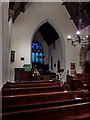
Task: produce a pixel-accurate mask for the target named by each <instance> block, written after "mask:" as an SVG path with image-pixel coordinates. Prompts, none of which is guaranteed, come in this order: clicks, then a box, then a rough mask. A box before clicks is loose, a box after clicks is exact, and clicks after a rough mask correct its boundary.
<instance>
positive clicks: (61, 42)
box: [31, 19, 66, 81]
mask: <svg viewBox="0 0 90 120" xmlns="http://www.w3.org/2000/svg"><path fill="white" fill-rule="evenodd" d="M46 22H48V23H49V24H50V25H51V26H52V27H53V28H54V29H55V31H56V32H57V34H58V36H59V38H60V39H59V40H60V46H61V49H62V50H61V54H62V58H61V60H60V61H61V62H60V66H61V68H64V79H65V81H66V47H65V41H64V38H63V35H62V32H61V31H60V29H59V28H58V27H57V25H56V24H55V23H54V22H53V21H52V20H51V19H45V20H43V21H42V22H41V23H40V24H39V25H38V26H37V27H36V28H35V30H34V32H33V34H32V38H31V41H33V38H34V35H35V33H36V31H37V30H38V29H39V28H40V27H41V26H42V25H43V24H44V23H46Z"/></svg>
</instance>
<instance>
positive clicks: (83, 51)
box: [79, 44, 90, 72]
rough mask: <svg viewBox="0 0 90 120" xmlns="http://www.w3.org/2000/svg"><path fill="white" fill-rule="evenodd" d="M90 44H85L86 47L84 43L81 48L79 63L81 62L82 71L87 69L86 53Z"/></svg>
mask: <svg viewBox="0 0 90 120" xmlns="http://www.w3.org/2000/svg"><path fill="white" fill-rule="evenodd" d="M89 45H90V44H89ZM89 45H85V46H84V47H83V45H82V46H81V49H80V62H79V63H80V66H81V69H82V72H84V70H85V62H86V54H87V50H88V47H89Z"/></svg>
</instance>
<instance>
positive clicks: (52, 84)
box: [3, 82, 60, 88]
mask: <svg viewBox="0 0 90 120" xmlns="http://www.w3.org/2000/svg"><path fill="white" fill-rule="evenodd" d="M41 86H60V82H45V83H28V84H23V83H21V84H5V85H4V86H3V88H20V87H41Z"/></svg>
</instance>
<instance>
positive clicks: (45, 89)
mask: <svg viewBox="0 0 90 120" xmlns="http://www.w3.org/2000/svg"><path fill="white" fill-rule="evenodd" d="M69 90H70V87H69V85H63V86H44V87H30V88H26V87H25V88H2V96H7V95H19V94H21V95H22V94H34V93H45V92H58V91H69Z"/></svg>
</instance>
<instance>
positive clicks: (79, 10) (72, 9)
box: [63, 1, 90, 30]
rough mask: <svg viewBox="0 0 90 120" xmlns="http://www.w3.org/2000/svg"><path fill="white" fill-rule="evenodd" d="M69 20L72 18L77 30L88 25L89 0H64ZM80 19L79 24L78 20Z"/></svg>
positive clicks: (89, 18)
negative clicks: (67, 0)
mask: <svg viewBox="0 0 90 120" xmlns="http://www.w3.org/2000/svg"><path fill="white" fill-rule="evenodd" d="M63 5H65V7H66V9H67V11H68V13H69V14H70V20H73V22H74V23H75V25H76V27H77V29H78V30H82V29H83V28H85V27H87V26H88V25H90V1H89V2H64V3H63ZM80 20H81V24H80V22H79V21H80Z"/></svg>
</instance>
